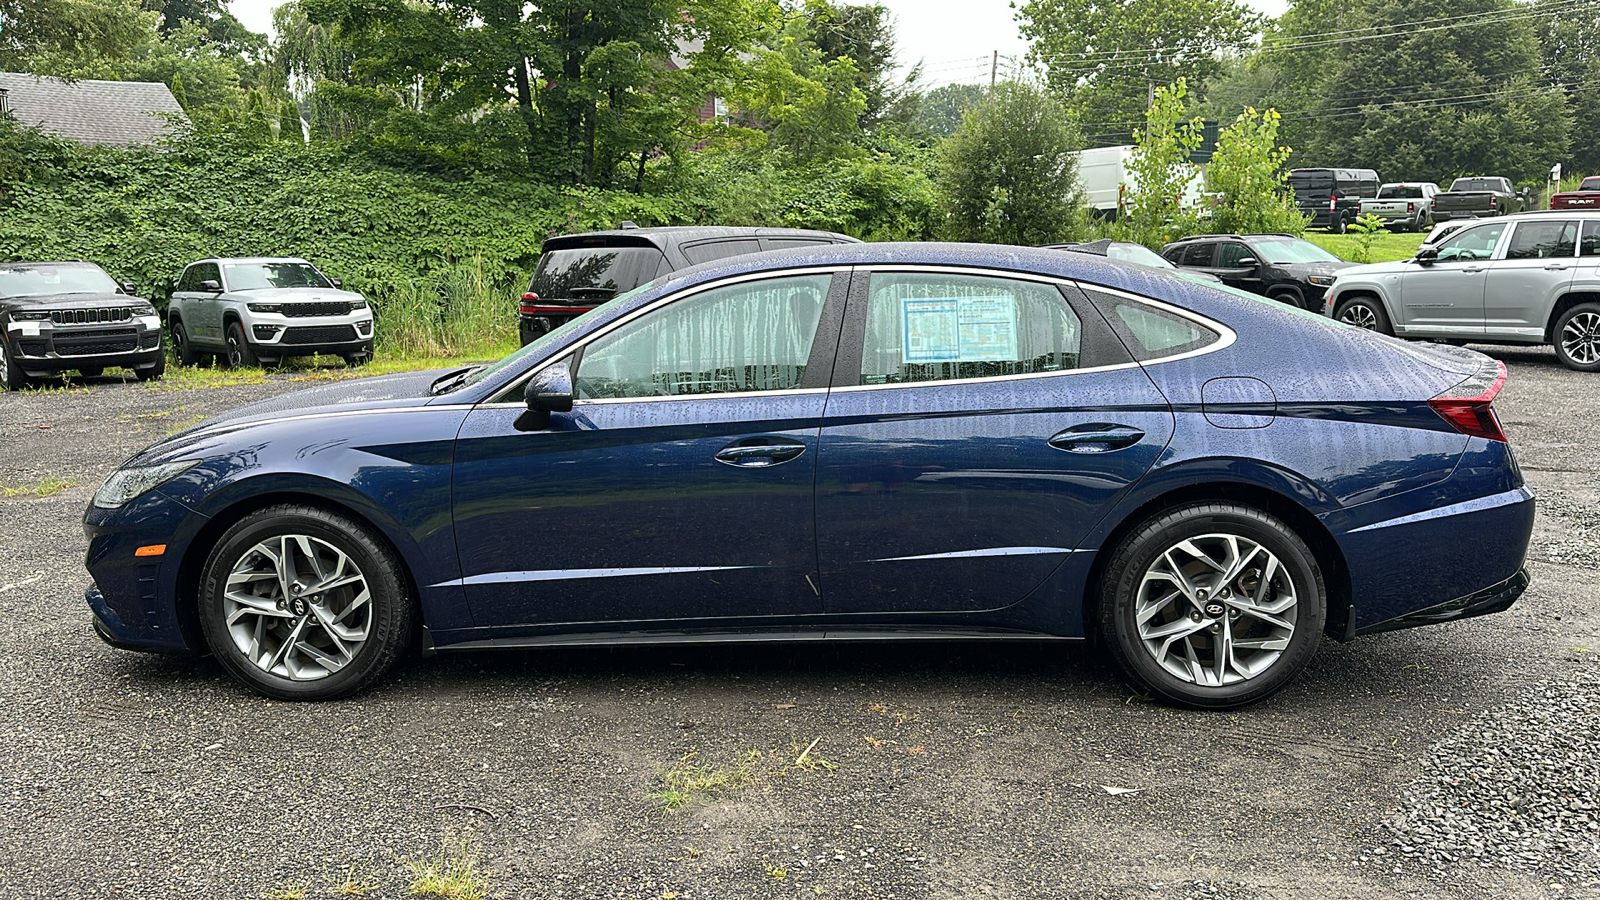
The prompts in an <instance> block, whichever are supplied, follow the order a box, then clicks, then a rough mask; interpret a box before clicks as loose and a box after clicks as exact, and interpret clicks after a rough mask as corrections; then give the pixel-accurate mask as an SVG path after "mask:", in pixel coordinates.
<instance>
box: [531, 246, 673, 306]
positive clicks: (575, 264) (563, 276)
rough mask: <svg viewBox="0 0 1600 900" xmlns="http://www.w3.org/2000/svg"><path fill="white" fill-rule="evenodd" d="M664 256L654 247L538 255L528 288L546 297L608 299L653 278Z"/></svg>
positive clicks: (580, 249) (583, 249)
mask: <svg viewBox="0 0 1600 900" xmlns="http://www.w3.org/2000/svg"><path fill="white" fill-rule="evenodd" d="M664 258H665V257H663V256H662V255H661V251H660V250H657V249H656V248H654V247H571V248H567V249H562V250H551V251H549V252H547V253H545V254H544V256H542V257H540V258H539V268H538V269H537V270H536V271H535V272H534V274H533V281H532V282H530V283H529V285H528V290H529V291H531V292H532V293H535V294H538V295H539V296H540V297H542V298H544V299H546V300H564V299H569V298H572V297H573V296H574V295H577V296H587V297H591V298H595V297H598V298H599V299H607V298H609V297H610V295H612V294H619V293H621V292H623V291H631V290H633V289H634V288H636V287H638V286H639V285H641V284H644V283H645V282H647V281H649V280H650V279H652V278H654V277H656V270H657V268H659V267H660V265H661V262H662V260H663V259H664Z"/></svg>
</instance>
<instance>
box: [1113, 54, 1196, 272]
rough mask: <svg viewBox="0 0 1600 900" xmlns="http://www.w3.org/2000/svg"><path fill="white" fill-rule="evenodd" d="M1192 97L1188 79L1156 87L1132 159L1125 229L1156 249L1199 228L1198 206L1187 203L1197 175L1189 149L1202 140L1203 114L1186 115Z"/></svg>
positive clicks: (1128, 235) (1128, 237)
mask: <svg viewBox="0 0 1600 900" xmlns="http://www.w3.org/2000/svg"><path fill="white" fill-rule="evenodd" d="M1187 97H1188V85H1187V83H1186V82H1185V81H1184V80H1183V79H1181V78H1180V79H1178V80H1177V81H1175V82H1173V83H1172V84H1170V85H1167V86H1165V87H1158V88H1156V90H1155V97H1154V101H1153V102H1152V103H1151V104H1150V108H1149V110H1147V111H1146V112H1145V120H1144V121H1145V124H1144V127H1143V128H1141V129H1139V130H1138V131H1136V132H1135V133H1134V143H1135V150H1134V152H1133V154H1132V156H1131V157H1130V158H1129V159H1128V163H1127V172H1128V180H1129V182H1130V184H1129V186H1128V189H1127V192H1126V194H1125V198H1126V199H1125V203H1124V208H1123V214H1124V216H1123V221H1122V223H1121V224H1122V229H1123V234H1124V236H1125V239H1126V240H1131V241H1136V242H1138V243H1141V244H1144V245H1145V246H1146V247H1149V248H1151V249H1152V250H1158V249H1160V248H1161V247H1162V245H1164V244H1166V243H1168V242H1170V241H1172V240H1174V239H1176V238H1179V237H1182V236H1184V235H1186V234H1193V233H1195V232H1196V231H1198V230H1199V225H1198V216H1197V215H1196V210H1195V209H1193V208H1192V207H1189V206H1186V205H1185V204H1184V194H1185V193H1186V192H1187V191H1188V190H1189V185H1190V184H1191V183H1192V182H1193V180H1194V177H1195V167H1194V164H1193V163H1191V162H1190V161H1189V155H1190V154H1191V153H1193V152H1194V149H1195V148H1196V147H1198V146H1200V120H1198V119H1192V120H1190V121H1187V122H1185V121H1183V109H1184V101H1185V99H1186V98H1187Z"/></svg>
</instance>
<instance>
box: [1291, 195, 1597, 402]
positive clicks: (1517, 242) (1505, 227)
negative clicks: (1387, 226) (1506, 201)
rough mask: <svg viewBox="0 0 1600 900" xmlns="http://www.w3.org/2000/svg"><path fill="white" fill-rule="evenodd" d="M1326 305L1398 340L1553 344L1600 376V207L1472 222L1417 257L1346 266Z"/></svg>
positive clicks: (1571, 362)
mask: <svg viewBox="0 0 1600 900" xmlns="http://www.w3.org/2000/svg"><path fill="white" fill-rule="evenodd" d="M1323 311H1324V312H1325V313H1327V314H1328V315H1330V316H1333V317H1334V318H1336V319H1338V320H1339V321H1341V322H1345V323H1348V324H1351V325H1357V326H1360V327H1362V328H1370V329H1373V330H1376V331H1381V332H1383V333H1384V334H1392V335H1396V336H1399V337H1408V338H1412V337H1416V338H1427V339H1431V340H1443V341H1455V342H1458V343H1466V342H1472V343H1485V344H1550V345H1551V346H1553V347H1554V348H1555V351H1556V358H1557V359H1559V360H1560V361H1561V362H1562V364H1563V365H1565V366H1567V367H1568V368H1571V369H1576V370H1578V371H1580V372H1600V211H1596V212H1587V211H1584V212H1579V211H1573V210H1543V211H1539V212H1528V213H1518V214H1516V215H1510V216H1501V217H1499V218H1494V219H1484V220H1482V221H1469V222H1467V223H1466V224H1465V225H1463V226H1462V227H1461V228H1460V229H1459V230H1458V231H1456V232H1455V233H1454V234H1451V235H1450V236H1448V237H1446V238H1443V239H1442V240H1439V241H1437V242H1435V243H1428V244H1424V245H1423V246H1422V247H1421V248H1420V249H1419V250H1418V251H1417V255H1416V257H1415V258H1413V259H1408V260H1406V261H1404V262H1392V263H1378V264H1377V265H1371V266H1356V267H1354V268H1350V269H1341V270H1339V272H1338V273H1337V275H1336V276H1335V280H1334V283H1333V286H1332V287H1331V288H1329V289H1328V296H1327V300H1326V301H1325V304H1324V307H1323Z"/></svg>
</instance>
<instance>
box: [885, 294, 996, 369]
mask: <svg viewBox="0 0 1600 900" xmlns="http://www.w3.org/2000/svg"><path fill="white" fill-rule="evenodd" d="M900 312H901V321H902V339H901V343H900V358H901V361H902V362H904V363H923V364H926V363H948V362H995V361H1005V360H1014V359H1016V358H1017V303H1016V298H1014V297H1012V296H1011V295H1009V294H1000V295H991V296H982V297H922V298H917V299H906V300H901V301H900Z"/></svg>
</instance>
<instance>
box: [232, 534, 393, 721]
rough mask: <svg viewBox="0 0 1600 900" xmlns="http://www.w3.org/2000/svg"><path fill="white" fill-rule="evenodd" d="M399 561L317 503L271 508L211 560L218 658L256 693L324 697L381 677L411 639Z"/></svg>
mask: <svg viewBox="0 0 1600 900" xmlns="http://www.w3.org/2000/svg"><path fill="white" fill-rule="evenodd" d="M412 615H413V601H412V598H411V597H410V595H409V592H408V591H407V588H406V580H405V577H404V576H403V574H402V572H401V569H400V562H399V560H398V559H397V558H396V557H395V555H394V553H393V551H391V550H390V549H389V548H388V546H387V545H386V544H385V543H384V542H383V541H382V539H381V538H379V537H378V536H377V535H375V534H373V533H372V531H371V530H370V529H368V528H367V527H365V526H364V525H361V524H359V523H357V522H355V521H353V520H352V519H350V518H348V517H346V516H343V515H340V514H338V513H334V512H330V511H328V510H324V509H320V508H317V507H312V506H302V505H281V506H272V507H268V508H267V509H263V510H261V511H259V512H256V513H253V514H251V515H250V516H248V517H246V518H244V519H243V520H241V521H239V522H238V523H236V524H235V525H234V526H233V527H232V528H229V529H228V531H227V532H226V533H224V534H223V536H222V538H221V540H219V541H218V542H217V545H216V546H215V547H214V548H213V549H212V551H211V555H210V557H209V558H208V559H207V560H206V565H205V570H204V573H203V576H202V581H201V591H200V620H201V623H202V626H203V629H204V631H205V637H206V642H207V644H209V645H210V647H211V651H212V652H213V653H214V654H216V657H217V660H218V661H219V662H220V663H221V664H222V666H223V667H224V668H226V669H227V670H228V671H229V673H230V674H232V675H233V676H234V677H235V678H237V679H238V680H239V681H241V682H243V683H244V684H245V685H247V686H248V687H250V688H251V689H253V690H255V691H257V692H258V693H261V694H265V695H266V696H268V697H277V698H279V699H283V700H327V699H331V698H334V697H340V696H344V695H345V694H349V693H351V692H353V691H357V690H360V689H361V688H363V687H366V686H368V685H370V684H372V683H373V682H375V681H377V680H378V679H379V678H381V677H383V675H384V674H386V673H387V672H388V671H389V670H390V669H391V668H392V667H393V666H394V664H395V662H396V660H398V659H399V657H400V654H401V653H402V652H403V651H404V650H405V648H406V646H407V645H408V644H409V643H410V639H411V623H412Z"/></svg>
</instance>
